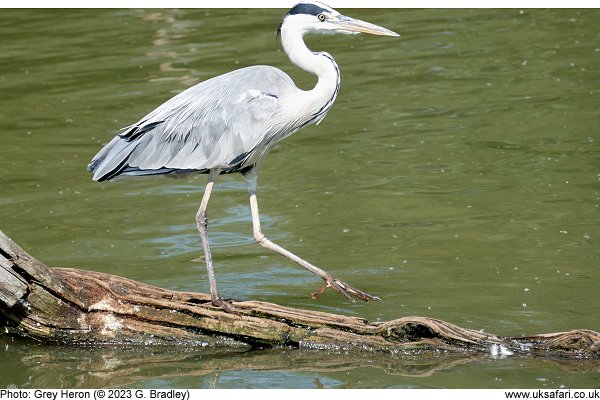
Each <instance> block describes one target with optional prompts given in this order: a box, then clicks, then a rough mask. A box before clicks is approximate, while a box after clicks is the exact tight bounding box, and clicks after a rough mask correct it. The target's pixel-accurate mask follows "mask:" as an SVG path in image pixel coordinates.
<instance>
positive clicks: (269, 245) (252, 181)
mask: <svg viewBox="0 0 600 400" xmlns="http://www.w3.org/2000/svg"><path fill="white" fill-rule="evenodd" d="M244 178H246V183H247V184H248V192H249V194H250V210H251V212H252V230H253V233H254V239H255V240H256V242H257V243H258V244H260V245H261V246H262V247H264V248H266V249H269V250H272V251H274V252H276V253H279V254H281V255H282V256H284V257H286V258H288V259H290V260H292V261H294V262H295V263H297V264H299V265H301V266H302V267H304V268H306V269H307V270H309V271H310V272H312V273H313V274H315V275H317V276H319V277H320V278H321V279H323V280H324V281H325V284H324V285H323V286H322V287H321V288H319V289H318V290H317V291H316V292H314V293H312V298H313V299H316V298H317V297H319V295H320V294H321V293H323V292H324V291H325V289H327V288H328V287H330V288H333V289H335V290H337V291H338V292H340V293H341V294H342V295H343V296H344V297H345V298H346V299H348V300H349V301H351V302H355V300H354V299H353V298H352V296H354V297H356V298H358V299H360V300H363V301H369V300H380V299H379V297H377V296H373V295H371V294H369V293H367V292H363V291H362V290H360V289H356V288H354V287H352V286H350V285H349V284H347V283H346V282H344V281H341V280H339V279H337V278H335V277H334V276H333V275H331V274H330V273H328V272H327V271H324V270H322V269H321V268H319V267H317V266H315V265H313V264H311V263H309V262H308V261H306V260H304V259H302V258H300V257H298V256H297V255H295V254H294V253H292V252H291V251H289V250H286V249H284V248H283V247H281V246H279V245H278V244H275V243H273V242H272V241H271V240H269V239H268V238H267V236H266V235H265V234H264V233H263V231H262V229H261V227H260V215H259V213H258V202H257V199H256V176H253V177H252V176H246V175H245V176H244Z"/></svg>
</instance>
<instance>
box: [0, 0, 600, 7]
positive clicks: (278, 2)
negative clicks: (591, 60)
mask: <svg viewBox="0 0 600 400" xmlns="http://www.w3.org/2000/svg"><path fill="white" fill-rule="evenodd" d="M298 1H299V0H245V1H244V0H87V1H85V2H82V1H81V0H79V1H75V0H54V1H51V2H50V1H43V0H22V1H19V2H16V1H14V0H0V8H48V7H51V8H278V9H288V8H290V7H292V6H293V5H294V4H296V3H297V2H298ZM323 2H324V3H326V4H328V5H330V6H331V7H334V8H519V9H521V8H560V7H567V8H598V7H600V3H599V2H597V1H592V0H571V1H566V0H505V1H500V0H483V1H481V0H480V1H475V0H324V1H323Z"/></svg>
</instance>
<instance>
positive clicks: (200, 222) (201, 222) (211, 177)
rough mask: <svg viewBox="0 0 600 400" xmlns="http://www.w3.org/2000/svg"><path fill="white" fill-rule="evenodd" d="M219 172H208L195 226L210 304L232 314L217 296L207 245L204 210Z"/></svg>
mask: <svg viewBox="0 0 600 400" xmlns="http://www.w3.org/2000/svg"><path fill="white" fill-rule="evenodd" d="M220 172H221V171H220V170H219V169H214V170H210V172H209V174H208V183H207V184H206V189H205V190H204V195H203V196H202V201H201V202H200V207H199V208H198V212H197V213H196V226H197V227H198V232H199V233H200V239H201V240H202V247H203V249H204V260H205V261H206V272H207V273H208V282H209V284H210V299H211V302H212V304H213V305H215V306H216V307H219V308H221V309H222V310H223V311H226V312H234V310H233V306H232V305H231V304H230V303H229V302H227V301H225V300H223V299H221V296H219V292H218V290H217V281H216V279H215V270H214V268H213V263H212V255H211V253H210V246H209V244H208V234H207V226H208V218H207V215H206V208H207V206H208V201H209V200H210V194H211V193H212V189H213V186H214V184H215V180H216V178H217V176H219V173H220Z"/></svg>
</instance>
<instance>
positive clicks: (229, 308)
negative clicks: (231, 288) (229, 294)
mask: <svg viewBox="0 0 600 400" xmlns="http://www.w3.org/2000/svg"><path fill="white" fill-rule="evenodd" d="M232 303H233V300H223V299H222V298H220V297H217V298H216V299H212V300H211V304H212V305H213V306H215V307H219V308H220V309H221V310H223V311H225V312H226V313H228V314H235V315H241V314H240V313H239V312H238V311H237V310H236V309H235V307H234V306H233V304H232Z"/></svg>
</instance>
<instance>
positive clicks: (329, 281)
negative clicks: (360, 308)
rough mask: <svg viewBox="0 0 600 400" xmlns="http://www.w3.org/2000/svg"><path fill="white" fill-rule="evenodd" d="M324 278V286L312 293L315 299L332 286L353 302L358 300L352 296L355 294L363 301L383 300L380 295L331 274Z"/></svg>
mask: <svg viewBox="0 0 600 400" xmlns="http://www.w3.org/2000/svg"><path fill="white" fill-rule="evenodd" d="M323 280H324V281H325V284H324V285H323V286H321V287H320V288H319V289H317V291H316V292H314V293H311V297H312V298H313V299H315V300H316V299H317V298H318V297H319V296H320V295H321V293H323V292H324V291H325V289H327V288H332V289H335V290H337V291H338V292H340V294H341V295H342V296H344V297H345V298H346V299H347V300H348V301H351V302H352V303H355V302H356V300H354V298H353V297H352V296H354V297H356V298H357V299H360V300H362V301H369V300H381V299H380V298H379V297H377V296H373V295H372V294H369V293H367V292H363V291H362V290H360V289H356V288H355V287H352V286H350V285H348V284H347V283H346V282H344V281H340V280H339V279H336V278H334V277H333V276H331V275H329V276H327V277H326V278H323Z"/></svg>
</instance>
